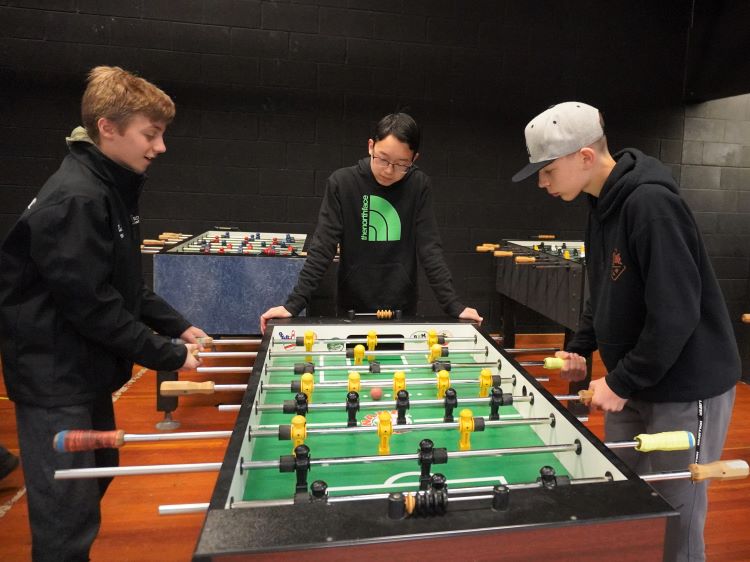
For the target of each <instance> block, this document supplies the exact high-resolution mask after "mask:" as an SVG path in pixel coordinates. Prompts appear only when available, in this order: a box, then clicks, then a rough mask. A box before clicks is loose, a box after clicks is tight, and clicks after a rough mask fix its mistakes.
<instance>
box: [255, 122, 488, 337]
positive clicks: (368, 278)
mask: <svg viewBox="0 0 750 562" xmlns="http://www.w3.org/2000/svg"><path fill="white" fill-rule="evenodd" d="M419 143H420V131H419V127H418V126H417V123H416V122H415V121H414V119H412V118H411V117H410V116H409V115H407V114H405V113H394V114H391V115H386V116H385V117H383V118H382V119H381V120H380V121H379V122H378V124H377V126H376V128H375V132H374V134H373V136H372V138H371V139H369V141H368V143H367V145H368V146H367V150H368V152H369V155H368V156H367V157H366V158H363V159H361V160H360V161H359V162H358V163H357V165H355V166H351V167H349V168H342V169H340V170H337V171H335V172H334V173H333V174H331V176H330V177H329V178H328V181H327V184H326V191H325V195H324V197H323V203H322V205H321V207H320V213H319V215H318V223H317V226H316V227H315V233H314V234H313V236H312V240H311V242H310V246H309V248H308V251H307V260H306V261H305V265H304V267H303V268H302V271H301V272H300V274H299V277H298V279H297V284H296V286H295V287H294V290H293V291H292V293H291V294H290V295H289V297H288V298H287V301H286V303H285V304H284V305H283V306H275V307H273V308H270V309H268V310H267V311H266V312H264V313H263V314H262V315H261V317H260V327H261V331H263V332H265V329H266V323H267V322H268V320H270V319H272V318H288V317H291V316H297V315H298V314H299V313H300V312H302V310H304V309H305V308H307V307H308V305H309V304H310V300H311V298H312V295H313V293H314V292H315V290H316V289H317V287H318V285H319V283H320V280H321V279H322V277H323V275H324V274H325V272H326V271H327V270H328V266H329V265H330V264H331V261H332V260H333V258H334V256H335V255H336V248H337V247H339V248H340V261H339V268H338V291H337V308H338V310H339V314H340V315H344V314H345V312H346V311H347V310H350V309H351V310H356V311H357V312H362V313H372V312H375V311H376V310H379V309H387V310H391V309H393V310H401V311H402V312H403V314H404V315H405V316H413V315H414V314H415V313H416V305H417V300H418V295H417V286H418V283H417V281H418V267H417V264H421V266H422V268H423V269H424V272H425V274H426V276H427V279H428V281H429V283H430V286H431V287H432V289H433V291H434V293H435V296H436V298H437V300H438V303H439V304H440V306H441V308H442V309H443V310H444V311H445V313H446V314H447V315H449V316H452V317H453V318H463V319H467V320H473V321H474V322H478V323H481V321H482V317H481V316H479V313H478V312H477V311H476V310H475V309H473V308H469V307H466V306H464V305H463V304H461V302H460V301H459V300H458V296H457V295H456V291H455V289H454V287H453V280H452V278H451V274H450V271H449V269H448V266H447V264H446V263H445V257H444V256H443V250H442V243H441V240H440V233H439V229H438V224H437V220H436V218H435V212H434V209H433V202H432V186H431V181H430V179H429V177H428V176H427V174H425V173H424V172H423V171H422V170H420V169H419V168H418V167H417V166H416V165H415V164H414V163H415V161H416V160H417V158H418V157H419Z"/></svg>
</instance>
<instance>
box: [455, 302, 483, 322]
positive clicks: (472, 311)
mask: <svg viewBox="0 0 750 562" xmlns="http://www.w3.org/2000/svg"><path fill="white" fill-rule="evenodd" d="M458 317H459V318H460V319H461V320H471V321H473V322H476V323H477V324H478V325H480V326H481V325H482V320H484V318H482V317H481V316H479V313H478V312H477V309H476V308H469V307H468V306H467V307H466V308H464V309H463V311H462V312H461V314H459V315H458Z"/></svg>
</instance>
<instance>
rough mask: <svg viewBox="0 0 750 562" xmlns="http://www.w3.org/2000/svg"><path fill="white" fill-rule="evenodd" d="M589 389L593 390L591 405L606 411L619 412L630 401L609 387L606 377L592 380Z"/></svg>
mask: <svg viewBox="0 0 750 562" xmlns="http://www.w3.org/2000/svg"><path fill="white" fill-rule="evenodd" d="M589 390H590V391H591V392H593V395H592V396H591V405H592V406H593V407H594V408H599V409H600V410H604V411H605V412H619V411H620V410H622V409H623V408H624V407H625V404H627V403H628V400H627V398H620V397H619V396H618V395H617V394H615V393H614V392H613V391H612V389H611V388H609V385H608V384H607V381H606V379H605V378H604V377H602V378H600V379H596V380H595V381H591V383H590V384H589Z"/></svg>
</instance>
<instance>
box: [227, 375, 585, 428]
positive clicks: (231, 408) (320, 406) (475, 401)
mask: <svg viewBox="0 0 750 562" xmlns="http://www.w3.org/2000/svg"><path fill="white" fill-rule="evenodd" d="M537 380H539V379H537ZM553 397H554V398H555V400H558V401H559V402H562V401H563V400H568V401H570V400H572V401H576V400H581V396H579V395H578V394H556V395H554V396H553ZM510 399H511V400H512V402H531V403H533V401H534V395H533V394H529V395H526V396H516V395H512V396H510ZM458 400H459V402H460V404H461V405H471V406H474V405H480V406H481V405H485V404H487V403H488V401H489V399H488V398H459V399H458ZM289 402H292V401H291V400H290V401H289ZM512 402H511V401H508V403H507V404H503V405H510V404H511V403H512ZM343 404H344V401H342V402H319V403H316V404H308V406H307V408H308V409H310V410H341V409H342V408H343ZM409 404H410V406H442V405H444V400H410V401H409ZM384 406H385V403H384V402H383V401H377V402H375V401H372V402H360V407H361V408H363V409H370V408H373V409H379V408H383V407H384ZM241 407H242V405H241V404H219V405H217V406H216V408H217V410H218V411H219V412H237V411H239V409H240V408H241ZM255 408H257V409H258V410H259V411H274V410H277V411H278V410H282V411H283V409H284V404H257V405H256V406H255ZM393 409H395V407H394V408H393ZM579 419H580V416H579Z"/></svg>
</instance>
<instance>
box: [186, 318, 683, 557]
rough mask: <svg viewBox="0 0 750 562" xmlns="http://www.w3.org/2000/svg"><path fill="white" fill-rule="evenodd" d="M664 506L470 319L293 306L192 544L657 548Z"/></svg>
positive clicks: (392, 550)
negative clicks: (307, 313) (358, 316)
mask: <svg viewBox="0 0 750 562" xmlns="http://www.w3.org/2000/svg"><path fill="white" fill-rule="evenodd" d="M292 320H294V321H292ZM357 346H363V347H364V349H362V347H357ZM402 374H403V377H404V378H403V379H402ZM404 381H405V382H404ZM394 389H396V390H394ZM404 390H405V391H406V392H407V393H408V394H406V395H405V394H404ZM396 391H400V392H396ZM379 394H382V397H380V398H379ZM676 520H677V514H676V513H675V512H674V511H673V510H672V509H671V507H670V506H669V505H668V504H667V503H666V502H665V501H664V500H662V499H661V498H660V497H659V496H658V495H657V494H655V493H654V492H653V490H652V489H651V487H650V486H649V485H648V484H646V483H645V482H644V481H643V480H641V479H640V478H639V477H638V476H637V475H635V474H634V473H632V471H630V470H629V469H628V468H627V467H626V466H625V465H624V464H622V463H621V462H620V461H619V459H618V458H617V457H616V456H615V455H614V454H613V453H612V452H611V451H610V450H609V449H607V447H605V446H604V444H602V443H601V442H600V441H599V440H598V439H597V438H596V437H595V436H594V435H593V434H591V433H590V432H589V431H588V430H587V429H586V428H585V427H584V426H583V425H581V423H580V422H579V421H578V420H577V419H576V418H575V417H573V416H572V415H571V414H570V413H569V412H567V411H566V410H565V409H564V408H562V407H561V406H560V404H559V403H558V402H557V401H556V400H555V399H554V398H553V397H552V395H550V394H549V393H548V392H547V391H546V390H545V389H544V388H543V387H542V386H541V385H540V384H539V383H538V382H537V381H536V380H534V379H533V378H532V377H531V376H530V375H528V374H527V373H526V372H525V371H524V370H523V368H522V367H521V366H520V365H519V364H518V363H517V362H516V361H515V360H514V359H513V358H511V357H510V356H509V355H508V354H507V353H505V352H504V351H503V350H502V349H500V348H499V347H498V346H497V345H496V344H495V343H494V342H493V341H492V340H491V338H490V337H489V336H488V335H487V334H485V333H484V332H482V331H480V330H478V329H477V328H475V327H474V326H473V325H471V324H464V323H446V322H445V321H442V322H438V323H425V322H420V323H417V322H410V321H403V322H380V321H377V320H373V321H372V322H360V321H359V320H355V321H353V322H351V321H350V322H340V321H338V322H337V321H333V320H328V321H327V320H324V319H314V320H312V319H311V320H309V321H305V320H304V319H300V318H297V319H290V320H289V321H282V322H278V323H275V324H274V325H272V326H271V328H270V329H269V330H268V331H267V332H266V335H265V337H264V339H263V343H262V345H261V350H260V352H259V354H258V357H257V360H256V363H255V366H254V371H253V375H252V376H251V379H250V384H249V386H248V390H247V392H246V393H245V396H244V398H243V404H242V407H241V409H240V413H239V415H238V418H237V424H236V426H235V428H234V431H233V433H232V437H231V439H230V443H229V446H228V448H227V454H226V457H225V459H224V462H223V464H222V468H221V472H220V475H219V478H218V480H217V484H216V488H215V489H214V492H213V494H212V498H211V502H210V506H209V510H208V513H207V515H206V519H205V522H204V526H203V529H202V531H201V535H200V538H199V541H198V544H197V547H196V550H195V553H194V560H210V559H222V560H223V559H227V560H239V559H263V560H277V559H278V560H280V559H289V558H291V557H293V556H294V557H299V556H304V559H305V560H333V559H343V557H344V556H346V557H347V559H349V558H350V557H352V556H365V557H373V556H375V555H377V556H393V557H401V558H403V557H406V558H409V559H415V558H417V557H424V556H433V557H434V556H438V557H441V558H446V559H456V560H458V559H466V558H471V559H475V560H482V559H487V560H490V559H498V558H502V557H505V558H508V559H514V560H518V559H529V560H530V559H534V560H538V559H542V558H544V557H551V558H557V559H562V558H566V557H571V558H575V559H587V558H591V559H595V558H596V559H600V558H601V557H603V556H605V555H611V553H612V552H617V556H618V559H633V560H646V559H653V560H661V558H662V553H663V542H664V536H665V533H666V530H667V527H668V526H670V525H673V524H674V522H675V521H676ZM302 551H304V552H302Z"/></svg>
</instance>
